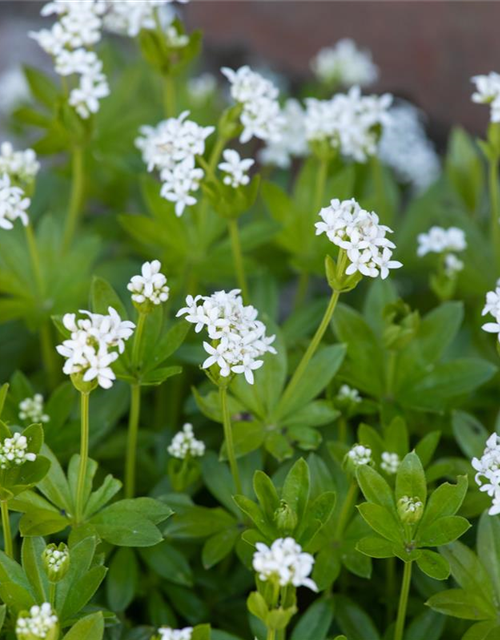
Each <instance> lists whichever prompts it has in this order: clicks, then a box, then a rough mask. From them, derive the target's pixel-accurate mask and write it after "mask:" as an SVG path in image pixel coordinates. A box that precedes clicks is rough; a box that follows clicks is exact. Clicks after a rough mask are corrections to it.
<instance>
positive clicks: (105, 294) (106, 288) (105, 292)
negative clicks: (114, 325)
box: [90, 276, 128, 320]
mask: <svg viewBox="0 0 500 640" xmlns="http://www.w3.org/2000/svg"><path fill="white" fill-rule="evenodd" d="M90 295H91V299H92V310H93V311H94V313H102V314H104V315H107V314H108V313H109V312H108V308H109V307H112V308H113V309H114V310H115V311H116V312H117V313H118V315H119V316H120V318H121V319H122V320H127V318H128V314H127V311H126V309H125V306H124V305H123V302H122V301H121V299H120V297H119V296H118V294H117V293H116V291H115V290H114V289H113V287H112V286H111V285H110V283H109V282H108V281H107V280H105V279H104V278H99V277H98V276H94V277H93V279H92V286H91V292H90Z"/></svg>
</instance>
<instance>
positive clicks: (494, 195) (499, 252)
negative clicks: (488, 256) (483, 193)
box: [489, 156, 500, 267]
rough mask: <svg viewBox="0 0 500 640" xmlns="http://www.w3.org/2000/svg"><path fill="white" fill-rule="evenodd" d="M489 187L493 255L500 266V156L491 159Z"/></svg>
mask: <svg viewBox="0 0 500 640" xmlns="http://www.w3.org/2000/svg"><path fill="white" fill-rule="evenodd" d="M489 189H490V208H491V220H490V222H491V238H492V241H493V255H494V256H495V262H496V265H497V267H499V266H500V210H499V195H498V157H496V156H495V157H493V158H490V161H489Z"/></svg>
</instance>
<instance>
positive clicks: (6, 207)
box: [0, 173, 31, 229]
mask: <svg viewBox="0 0 500 640" xmlns="http://www.w3.org/2000/svg"><path fill="white" fill-rule="evenodd" d="M30 204H31V200H30V199H29V198H26V197H25V195H24V191H23V189H21V187H16V186H14V185H13V184H12V182H11V179H10V177H9V176H8V175H7V174H6V173H4V174H3V176H2V175H1V174H0V229H12V228H13V226H14V225H13V222H15V221H16V220H17V219H18V218H19V220H21V223H22V224H23V225H24V226H25V227H27V226H28V224H29V218H28V214H27V213H26V210H27V209H28V207H29V206H30Z"/></svg>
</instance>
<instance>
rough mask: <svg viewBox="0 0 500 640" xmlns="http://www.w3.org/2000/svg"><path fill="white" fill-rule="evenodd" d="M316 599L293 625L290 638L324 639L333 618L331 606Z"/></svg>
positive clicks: (300, 639) (329, 603) (304, 639)
mask: <svg viewBox="0 0 500 640" xmlns="http://www.w3.org/2000/svg"><path fill="white" fill-rule="evenodd" d="M332 604H333V603H332V602H330V601H328V600H317V601H316V602H313V604H312V605H311V606H310V607H309V608H308V609H307V611H305V612H304V613H303V614H302V616H301V618H300V620H299V622H298V623H297V625H296V626H295V628H294V630H293V633H292V636H291V640H325V638H326V637H327V635H328V630H329V628H330V625H331V623H332V620H333V606H332Z"/></svg>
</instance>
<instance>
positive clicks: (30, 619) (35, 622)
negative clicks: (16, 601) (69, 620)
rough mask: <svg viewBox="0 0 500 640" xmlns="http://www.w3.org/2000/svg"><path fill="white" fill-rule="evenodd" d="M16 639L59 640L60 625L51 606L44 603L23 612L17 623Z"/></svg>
mask: <svg viewBox="0 0 500 640" xmlns="http://www.w3.org/2000/svg"><path fill="white" fill-rule="evenodd" d="M16 637H17V640H40V639H41V638H43V639H44V640H57V638H59V624H58V619H57V616H56V614H55V613H54V611H53V610H52V607H51V605H50V604H49V603H48V602H44V603H43V604H42V605H41V606H38V605H35V606H33V607H31V609H30V610H29V611H21V613H20V614H19V617H18V618H17V622H16Z"/></svg>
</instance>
